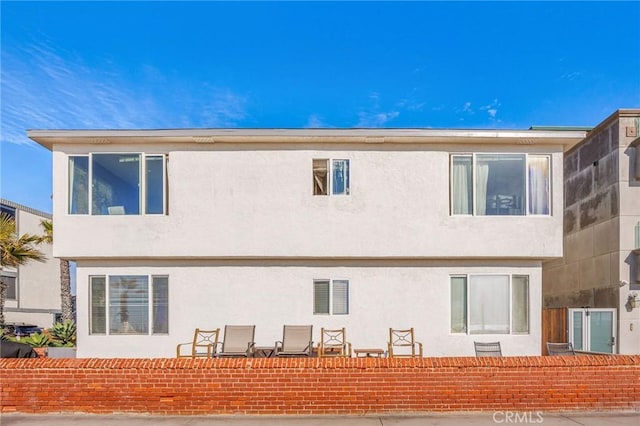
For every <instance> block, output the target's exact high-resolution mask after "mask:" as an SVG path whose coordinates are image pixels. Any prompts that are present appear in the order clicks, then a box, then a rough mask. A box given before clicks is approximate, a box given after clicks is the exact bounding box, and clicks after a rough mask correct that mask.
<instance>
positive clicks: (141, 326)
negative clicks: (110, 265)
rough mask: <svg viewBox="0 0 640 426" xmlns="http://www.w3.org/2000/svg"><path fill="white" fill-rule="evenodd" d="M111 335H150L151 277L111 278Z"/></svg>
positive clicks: (114, 276) (117, 276) (119, 276)
mask: <svg viewBox="0 0 640 426" xmlns="http://www.w3.org/2000/svg"><path fill="white" fill-rule="evenodd" d="M109 333H110V334H148V333H149V277H147V276H146V275H142V276H140V275H138V276H134V275H112V276H110V277H109Z"/></svg>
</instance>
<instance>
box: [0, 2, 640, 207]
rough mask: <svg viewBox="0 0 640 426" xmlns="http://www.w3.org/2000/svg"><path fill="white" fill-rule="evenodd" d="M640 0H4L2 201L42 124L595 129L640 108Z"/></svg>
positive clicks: (16, 188) (33, 172)
mask: <svg viewBox="0 0 640 426" xmlns="http://www.w3.org/2000/svg"><path fill="white" fill-rule="evenodd" d="M639 22H640V2H637V1H636V2H631V1H628V2H577V1H574V2H566V3H564V2H551V1H546V2H504V1H503V2H482V1H475V2H457V1H456V2H433V1H424V2H419V1H412V2H382V1H376V2H366V1H357V2H341V1H328V2H303V1H297V2H295V1H294V2H268V1H261V2H245V1H236V2H207V1H196V2H151V1H145V2H113V1H110V2H80V1H74V2H51V1H46V2H25V1H6V0H4V1H1V2H0V46H1V54H0V197H2V198H5V199H8V200H11V201H13V202H17V203H20V204H24V205H26V206H29V207H32V208H35V209H39V210H42V211H45V212H51V210H52V200H51V193H52V176H51V161H52V160H51V153H50V152H49V151H48V150H46V149H45V148H43V147H41V146H40V145H37V144H36V143H34V142H32V141H30V140H29V139H28V138H27V137H26V130H27V129H39V130H44V129H142V128H145V129H165V128H200V127H206V128H218V127H226V128H310V127H313V128H316V127H326V128H354V127H365V128H373V127H375V128H404V127H411V128H466V129H528V128H529V127H530V126H533V125H544V126H595V125H597V124H598V123H600V122H601V121H602V120H604V119H605V118H606V117H608V116H609V115H611V114H612V113H613V112H615V111H616V110H617V109H620V108H639V107H640V24H639Z"/></svg>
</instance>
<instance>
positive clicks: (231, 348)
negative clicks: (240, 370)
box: [216, 325, 256, 357]
mask: <svg viewBox="0 0 640 426" xmlns="http://www.w3.org/2000/svg"><path fill="white" fill-rule="evenodd" d="M255 332H256V326H255V325H225V326H224V340H223V341H222V347H221V349H220V351H219V352H218V353H216V356H218V357H248V356H250V355H252V354H253V346H254V345H255V342H254V341H253V339H254V336H255Z"/></svg>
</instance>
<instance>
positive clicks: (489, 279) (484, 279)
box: [451, 274, 529, 334]
mask: <svg viewBox="0 0 640 426" xmlns="http://www.w3.org/2000/svg"><path fill="white" fill-rule="evenodd" d="M451 332H452V333H465V334H526V333H529V277H528V276H527V275H498V274H496V275H489V274H486V275H454V276H451Z"/></svg>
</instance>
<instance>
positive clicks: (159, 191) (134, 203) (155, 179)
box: [69, 153, 166, 215]
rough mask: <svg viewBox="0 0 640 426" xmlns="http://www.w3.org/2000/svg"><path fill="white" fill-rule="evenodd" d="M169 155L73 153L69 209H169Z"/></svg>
mask: <svg viewBox="0 0 640 426" xmlns="http://www.w3.org/2000/svg"><path fill="white" fill-rule="evenodd" d="M165 181H166V166H165V156H164V155H162V154H159V155H157V154H153V155H151V154H137V153H121V154H96V153H94V154H90V155H85V156H70V157H69V213H70V214H92V215H116V214H127V215H138V214H142V213H144V214H164V213H165V204H166V202H165V199H166V191H165Z"/></svg>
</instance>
